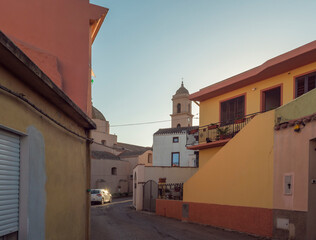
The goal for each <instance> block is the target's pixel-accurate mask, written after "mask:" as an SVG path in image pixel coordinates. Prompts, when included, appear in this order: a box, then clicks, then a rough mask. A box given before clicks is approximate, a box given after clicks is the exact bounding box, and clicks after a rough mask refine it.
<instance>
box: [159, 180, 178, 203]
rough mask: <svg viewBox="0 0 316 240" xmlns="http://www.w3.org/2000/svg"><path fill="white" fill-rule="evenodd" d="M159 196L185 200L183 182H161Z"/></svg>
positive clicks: (160, 197)
mask: <svg viewBox="0 0 316 240" xmlns="http://www.w3.org/2000/svg"><path fill="white" fill-rule="evenodd" d="M158 198H159V199H169V200H183V183H159V184H158Z"/></svg>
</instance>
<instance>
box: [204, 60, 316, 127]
mask: <svg viewBox="0 0 316 240" xmlns="http://www.w3.org/2000/svg"><path fill="white" fill-rule="evenodd" d="M312 70H316V62H314V63H312V64H309V65H306V66H304V67H300V68H297V69H294V70H292V71H290V72H286V73H284V74H280V75H278V76H275V77H272V78H268V79H266V80H263V81H260V82H257V83H254V84H251V85H248V86H246V87H243V88H240V89H237V90H235V91H231V92H229V93H226V94H223V95H220V96H218V97H214V98H211V99H208V100H206V101H202V102H201V103H200V126H204V125H208V124H210V123H216V122H219V121H220V119H219V110H220V108H219V102H220V101H223V100H226V99H229V98H232V97H234V96H237V95H240V94H244V93H246V115H247V114H251V113H256V112H260V91H261V90H262V89H266V88H269V87H272V86H275V85H278V84H280V83H283V104H286V103H288V102H290V101H291V100H293V98H294V95H293V91H294V89H293V88H294V77H295V76H297V75H300V74H304V73H306V72H310V71H312ZM254 88H255V89H256V90H254V91H253V90H252V89H254Z"/></svg>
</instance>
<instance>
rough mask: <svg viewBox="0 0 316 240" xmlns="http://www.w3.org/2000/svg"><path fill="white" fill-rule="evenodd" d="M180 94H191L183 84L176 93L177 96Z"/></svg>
mask: <svg viewBox="0 0 316 240" xmlns="http://www.w3.org/2000/svg"><path fill="white" fill-rule="evenodd" d="M178 94H189V91H188V89H186V88H185V87H184V85H183V82H182V83H181V87H180V88H179V89H178V90H177V92H176V95H178Z"/></svg>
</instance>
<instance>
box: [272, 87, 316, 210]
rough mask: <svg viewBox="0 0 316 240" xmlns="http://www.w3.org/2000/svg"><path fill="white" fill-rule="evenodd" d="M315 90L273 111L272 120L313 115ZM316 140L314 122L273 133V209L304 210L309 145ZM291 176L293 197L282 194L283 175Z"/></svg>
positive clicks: (306, 192) (315, 108) (315, 99)
mask: <svg viewBox="0 0 316 240" xmlns="http://www.w3.org/2000/svg"><path fill="white" fill-rule="evenodd" d="M314 103H316V89H314V90H312V91H310V92H308V93H306V94H304V95H302V96H301V97H299V98H297V99H295V100H294V101H293V102H291V103H289V104H287V105H285V106H282V107H280V108H278V109H277V110H276V114H275V118H276V119H275V120H276V121H277V119H278V118H281V119H282V121H281V122H283V121H285V120H287V121H288V120H293V119H297V118H301V117H304V116H307V115H311V114H313V113H316V105H315V104H314ZM314 138H316V122H315V121H311V122H308V123H306V125H305V127H304V126H302V125H301V131H300V132H295V131H294V127H288V128H285V129H282V128H281V129H280V130H279V131H275V136H274V141H275V146H274V154H275V172H274V182H275V183H274V207H275V208H277V209H286V210H298V211H307V210H308V183H309V181H308V176H309V142H310V140H311V139H314ZM285 175H292V176H293V177H292V178H293V184H294V186H293V194H291V195H285V194H284V176H285Z"/></svg>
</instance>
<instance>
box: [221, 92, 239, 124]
mask: <svg viewBox="0 0 316 240" xmlns="http://www.w3.org/2000/svg"><path fill="white" fill-rule="evenodd" d="M244 116H245V96H240V97H237V98H233V99H231V100H228V101H225V102H221V124H222V125H226V124H231V123H233V122H234V120H236V119H239V118H242V117H244Z"/></svg>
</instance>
